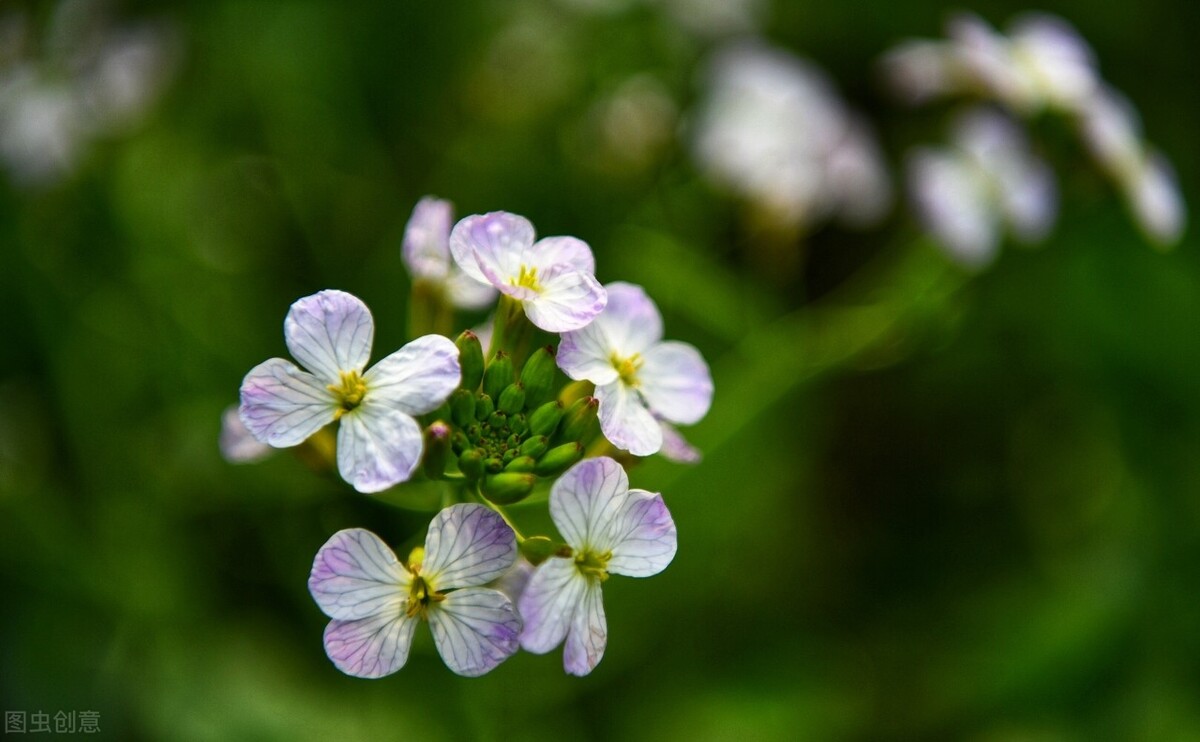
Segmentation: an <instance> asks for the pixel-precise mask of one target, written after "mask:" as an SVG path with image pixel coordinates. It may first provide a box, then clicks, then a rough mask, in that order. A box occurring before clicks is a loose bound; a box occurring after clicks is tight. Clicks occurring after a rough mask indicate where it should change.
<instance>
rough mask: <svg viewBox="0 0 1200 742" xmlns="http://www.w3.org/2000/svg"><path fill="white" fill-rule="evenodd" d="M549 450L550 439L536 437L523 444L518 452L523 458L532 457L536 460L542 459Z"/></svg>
mask: <svg viewBox="0 0 1200 742" xmlns="http://www.w3.org/2000/svg"><path fill="white" fill-rule="evenodd" d="M549 449H550V439H549V438H547V437H546V436H544V435H535V436H534V437H532V438H530V439H529V440H527V441H525V442H524V443H522V444H521V448H520V449H518V452H519V453H520V454H521V455H522V456H532V457H533V458H535V459H536V458H539V457H541V455H542V454H544V453H546V451H548V450H549Z"/></svg>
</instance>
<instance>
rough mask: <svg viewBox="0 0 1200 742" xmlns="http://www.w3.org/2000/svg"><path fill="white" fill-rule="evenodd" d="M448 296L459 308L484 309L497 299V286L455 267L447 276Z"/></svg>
mask: <svg viewBox="0 0 1200 742" xmlns="http://www.w3.org/2000/svg"><path fill="white" fill-rule="evenodd" d="M445 286H446V298H448V299H449V300H450V303H451V304H453V305H454V306H456V307H458V308H459V309H483V308H484V307H486V306H488V305H489V304H491V303H492V302H494V301H495V300H496V288H495V287H494V286H492V285H491V284H487V283H480V282H479V281H476V280H475V279H474V278H471V277H470V276H468V275H467V274H466V273H463V272H462V271H460V270H458V269H457V268H455V269H454V270H452V271H451V272H450V275H449V276H448V277H447V278H446V283H445Z"/></svg>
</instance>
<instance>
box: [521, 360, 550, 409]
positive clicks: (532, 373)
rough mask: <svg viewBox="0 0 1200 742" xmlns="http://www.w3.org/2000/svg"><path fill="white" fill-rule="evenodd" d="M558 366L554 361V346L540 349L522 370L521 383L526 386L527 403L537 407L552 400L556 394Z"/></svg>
mask: <svg viewBox="0 0 1200 742" xmlns="http://www.w3.org/2000/svg"><path fill="white" fill-rule="evenodd" d="M557 370H558V364H557V363H555V361H554V346H552V345H547V346H545V347H544V348H538V349H537V351H536V352H534V354H533V355H532V356H530V357H529V360H528V361H526V362H525V368H523V369H521V383H522V384H524V385H525V403H526V404H528V405H529V406H530V407H537V406H538V405H540V404H542V403H543V402H545V401H546V400H548V399H550V396H551V394H552V393H553V392H554V373H555V371H557Z"/></svg>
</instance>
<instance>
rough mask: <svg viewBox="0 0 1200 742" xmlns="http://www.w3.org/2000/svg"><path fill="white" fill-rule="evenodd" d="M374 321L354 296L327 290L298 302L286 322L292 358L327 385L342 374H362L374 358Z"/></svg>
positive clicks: (284, 331)
mask: <svg viewBox="0 0 1200 742" xmlns="http://www.w3.org/2000/svg"><path fill="white" fill-rule="evenodd" d="M374 337H375V321H374V320H373V319H372V318H371V310H369V309H367V305H366V304H363V302H362V300H361V299H359V298H358V297H357V296H354V295H353V294H347V293H346V292H345V291H334V290H326V291H320V292H317V293H316V294H313V295H312V296H306V297H304V298H303V299H298V300H296V301H295V302H294V303H293V304H292V308H291V309H289V310H288V314H287V319H285V320H284V321H283V338H284V340H285V341H286V342H287V347H288V350H289V351H290V352H291V354H292V357H293V358H295V359H296V360H297V361H300V363H301V364H302V365H303V366H304V367H305V368H307V369H308V370H309V371H311V372H312V373H313V374H315V375H316V376H317V377H318V378H320V379H322V380H324V381H325V383H327V384H334V383H337V382H338V381H339V380H340V376H339V374H340V372H342V371H362V370H363V367H364V366H366V365H367V359H369V358H370V357H371V342H372V340H373V339H374Z"/></svg>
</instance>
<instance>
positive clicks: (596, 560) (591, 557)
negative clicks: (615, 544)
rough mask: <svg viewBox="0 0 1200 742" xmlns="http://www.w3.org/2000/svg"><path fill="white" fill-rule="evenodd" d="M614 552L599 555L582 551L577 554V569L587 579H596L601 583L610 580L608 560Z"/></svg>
mask: <svg viewBox="0 0 1200 742" xmlns="http://www.w3.org/2000/svg"><path fill="white" fill-rule="evenodd" d="M609 559H612V552H611V551H606V552H604V553H603V554H597V553H596V552H594V551H580V552H577V553H576V554H575V567H576V568H577V569H578V570H579V571H580V572H582V573H583V574H584V576H586V577H594V578H596V579H598V580H600V581H601V582H604V581H605V580H607V579H608V560H609Z"/></svg>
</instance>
